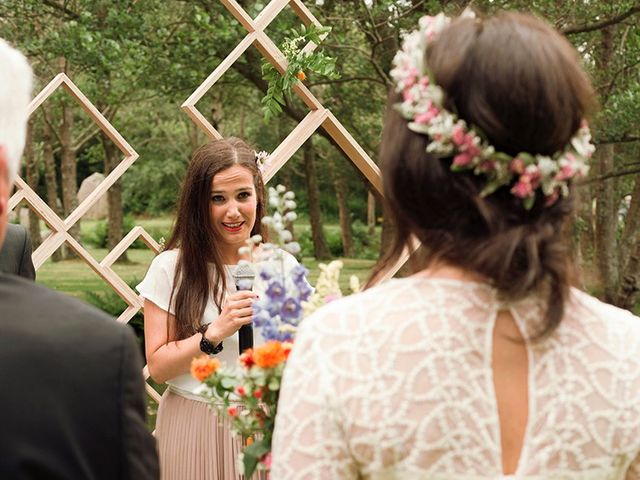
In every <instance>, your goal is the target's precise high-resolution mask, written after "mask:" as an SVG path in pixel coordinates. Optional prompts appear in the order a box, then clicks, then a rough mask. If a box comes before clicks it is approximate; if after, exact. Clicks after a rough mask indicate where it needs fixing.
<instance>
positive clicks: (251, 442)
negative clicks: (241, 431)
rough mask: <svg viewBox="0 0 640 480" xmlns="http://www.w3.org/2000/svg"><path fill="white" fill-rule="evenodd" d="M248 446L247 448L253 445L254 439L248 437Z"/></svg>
mask: <svg viewBox="0 0 640 480" xmlns="http://www.w3.org/2000/svg"><path fill="white" fill-rule="evenodd" d="M246 445H247V447H248V446H249V445H253V437H247V441H246Z"/></svg>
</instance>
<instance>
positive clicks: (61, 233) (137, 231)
mask: <svg viewBox="0 0 640 480" xmlns="http://www.w3.org/2000/svg"><path fill="white" fill-rule="evenodd" d="M61 86H62V87H64V88H65V90H67V92H68V93H69V94H70V95H71V97H72V98H74V99H75V100H76V101H77V102H78V103H79V104H80V106H81V107H82V109H83V110H84V111H85V112H86V113H87V114H88V115H89V117H90V118H91V119H92V120H93V121H94V122H95V123H96V124H97V125H98V127H99V128H100V129H101V130H102V131H103V132H104V133H105V134H106V135H107V136H108V137H109V138H110V139H111V141H113V143H114V144H115V145H116V146H117V147H118V149H119V150H120V151H121V152H122V153H123V154H124V158H123V160H122V161H121V162H120V163H119V164H118V166H117V167H116V168H114V169H113V170H112V171H111V172H110V173H109V175H108V176H107V177H106V178H105V179H104V180H103V181H102V183H100V185H99V186H98V187H97V188H96V189H95V190H94V191H93V192H92V193H91V194H90V195H89V196H88V197H87V198H85V200H84V201H83V202H82V203H80V205H78V207H76V209H75V210H74V211H73V212H71V214H69V216H68V217H67V218H65V219H64V220H63V219H61V218H60V217H59V216H58V215H57V214H56V213H55V212H54V211H53V210H52V209H51V207H49V205H47V204H46V202H44V200H42V199H41V198H40V197H39V196H38V194H37V193H36V192H34V191H33V190H32V189H31V187H30V186H29V185H28V184H27V183H26V182H25V181H24V180H23V179H22V178H20V177H18V178H17V179H16V192H15V193H14V194H13V195H12V196H11V198H10V199H9V210H12V209H13V208H15V206H16V205H18V204H19V203H20V202H21V201H23V200H24V201H25V202H26V203H27V204H28V205H29V206H30V207H31V208H32V209H33V210H34V211H35V212H36V214H37V215H38V216H39V217H40V218H41V219H42V220H44V221H45V222H46V223H47V225H49V227H50V229H51V234H50V235H49V236H48V237H47V238H46V239H45V240H44V241H43V242H42V244H41V245H40V246H39V247H38V248H37V249H36V250H35V251H34V252H33V256H32V259H33V264H34V266H35V268H36V270H37V269H38V268H39V267H40V266H41V265H42V264H43V263H44V262H45V261H46V260H47V259H48V258H49V257H50V256H51V255H52V254H53V252H55V251H56V250H57V249H58V248H59V247H60V246H61V245H62V244H63V243H65V242H66V243H67V244H69V246H70V247H71V248H72V249H73V250H74V251H75V252H76V253H77V254H78V256H79V257H80V258H82V260H84V262H85V263H87V264H88V265H89V267H90V268H91V269H92V270H93V271H94V272H95V273H96V274H97V275H98V276H99V277H100V278H102V279H103V280H104V281H105V282H106V283H107V284H109V285H110V286H111V288H113V290H114V291H115V292H116V293H117V294H118V295H119V296H120V297H121V298H122V299H123V300H124V301H125V302H126V303H127V305H128V307H127V309H126V310H125V311H124V312H123V313H122V314H121V315H120V316H119V317H118V321H119V322H122V323H126V322H128V321H129V320H130V319H131V318H132V317H133V316H134V315H135V314H136V312H138V310H140V308H142V305H143V300H142V299H141V298H140V297H139V296H138V295H137V294H136V293H135V292H134V291H133V290H132V289H131V288H130V287H129V286H128V285H127V283H126V282H125V281H124V280H122V279H121V278H120V277H119V276H118V275H117V274H116V273H115V272H114V271H113V270H112V269H111V265H112V264H113V262H115V261H116V260H117V259H118V258H119V257H120V256H121V255H122V254H123V253H124V251H125V250H126V249H127V248H128V247H129V246H130V245H131V244H132V243H133V242H134V241H135V240H136V239H137V238H138V237H142V239H143V241H144V242H145V243H146V244H147V245H148V246H149V248H151V249H152V250H153V251H155V252H156V253H157V252H158V251H159V250H160V247H159V245H158V244H157V243H156V241H155V240H154V239H153V238H152V237H151V236H150V235H149V234H148V233H147V232H146V231H145V230H144V229H143V228H142V227H135V228H133V229H132V230H131V232H129V234H128V235H127V236H125V237H124V238H123V239H122V240H121V241H120V243H118V245H117V246H116V247H115V248H114V249H113V250H112V251H111V252H110V253H109V254H108V255H107V256H106V257H105V258H104V260H102V262H100V263H99V262H98V261H97V260H96V259H95V258H93V257H92V256H91V254H90V253H89V252H88V251H87V250H86V249H85V248H84V247H83V246H82V245H80V243H78V241H77V240H76V239H75V238H73V237H72V236H71V235H70V234H69V229H70V228H71V227H72V226H73V225H74V224H75V223H76V222H77V221H78V220H79V219H80V218H81V217H82V216H83V215H85V214H86V213H87V211H88V210H89V209H90V208H91V207H92V206H93V205H94V204H95V203H96V202H97V201H98V199H99V198H100V197H101V196H102V195H104V194H105V193H106V192H107V190H108V189H109V188H110V187H111V186H112V185H113V184H114V183H115V182H116V181H117V180H118V179H119V178H120V177H121V176H122V175H123V174H124V172H125V171H126V170H127V169H128V168H129V167H130V166H131V165H132V164H133V162H135V161H136V159H137V158H138V154H137V153H136V151H135V150H134V149H133V148H132V147H131V146H130V145H129V143H127V141H126V140H125V139H124V138H123V137H122V135H120V133H119V132H118V131H117V130H116V129H115V128H114V127H113V126H112V125H111V123H109V121H108V120H107V119H106V118H105V117H104V116H103V115H102V113H100V111H98V109H97V108H96V107H95V106H94V105H93V104H92V103H91V102H90V101H89V99H88V98H87V97H86V96H85V95H84V94H83V93H82V92H81V91H80V89H79V88H78V87H77V86H76V85H75V84H74V83H73V82H72V81H71V79H70V78H69V77H68V76H67V75H66V74H64V73H60V74H58V75H56V76H55V77H54V78H53V80H51V82H49V84H48V85H47V86H46V87H44V88H43V89H42V91H41V92H40V93H39V94H38V95H37V96H36V97H35V98H34V99H33V100H32V101H31V103H30V104H29V115H32V114H33V112H34V111H35V110H36V109H37V108H38V107H40V105H42V104H43V103H44V101H45V100H46V99H47V98H49V97H50V96H51V95H52V94H53V92H55V91H56V90H57V89H58V88H59V87H61Z"/></svg>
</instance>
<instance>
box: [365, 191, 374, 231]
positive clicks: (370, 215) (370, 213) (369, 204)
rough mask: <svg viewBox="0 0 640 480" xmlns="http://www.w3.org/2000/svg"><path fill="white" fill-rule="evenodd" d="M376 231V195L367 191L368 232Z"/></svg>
mask: <svg viewBox="0 0 640 480" xmlns="http://www.w3.org/2000/svg"><path fill="white" fill-rule="evenodd" d="M375 231H376V196H375V195H374V194H373V193H371V191H368V192H367V233H368V234H369V235H373V234H374V233H375Z"/></svg>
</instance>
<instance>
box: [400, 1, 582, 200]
mask: <svg viewBox="0 0 640 480" xmlns="http://www.w3.org/2000/svg"><path fill="white" fill-rule="evenodd" d="M462 16H463V17H472V18H473V17H474V14H473V12H471V11H465V12H464V13H463V14H462ZM450 23H451V19H450V18H448V17H446V16H445V15H444V14H443V13H440V14H438V15H437V16H435V17H430V16H425V17H422V18H421V19H420V21H419V28H418V30H416V31H413V32H411V33H410V34H408V35H407V36H406V37H405V38H404V41H403V43H402V48H401V49H400V50H399V51H398V53H397V54H396V56H395V57H394V59H393V69H392V70H391V72H390V74H391V77H392V79H393V80H394V82H395V84H396V91H397V92H398V93H402V98H403V101H402V102H401V103H397V104H396V105H395V108H396V109H397V110H398V112H399V113H400V115H402V116H403V117H404V118H405V119H407V120H409V129H410V130H412V131H414V132H417V133H421V134H425V135H428V137H429V138H430V140H431V141H430V143H429V145H428V146H427V149H426V150H427V152H429V153H433V154H435V155H437V156H439V157H451V156H453V162H452V164H451V170H453V171H470V170H471V171H473V173H474V174H475V175H484V176H485V177H486V179H487V183H486V186H485V187H484V188H483V190H482V192H481V196H483V197H484V196H486V195H489V194H491V193H493V192H494V191H495V190H497V189H498V188H500V187H503V186H507V185H511V184H512V183H513V186H512V187H511V193H512V194H513V195H515V196H516V197H518V198H521V199H522V200H523V204H524V208H525V209H527V210H529V209H531V207H532V206H533V204H534V202H535V194H536V190H537V189H540V190H541V191H542V193H543V194H544V196H545V197H546V200H545V206H550V205H553V203H555V201H556V200H557V199H558V197H559V196H560V195H562V196H563V197H564V196H567V195H568V194H569V187H568V183H569V180H571V179H572V178H577V177H583V176H586V175H587V173H588V172H589V166H588V165H587V163H588V160H589V158H590V157H591V155H592V154H593V151H594V150H595V147H594V146H593V145H592V144H591V143H590V140H591V134H590V133H589V128H588V126H587V124H586V122H583V124H582V125H581V127H580V129H579V130H578V132H577V133H576V134H575V135H574V136H573V138H572V139H571V141H570V142H569V144H568V145H567V146H566V147H565V148H564V150H562V151H560V152H556V153H555V154H554V155H552V156H546V155H532V154H529V153H525V152H522V153H519V154H517V155H516V156H515V157H512V156H511V155H508V154H506V153H503V152H496V151H495V148H494V147H493V146H492V145H491V144H490V143H489V142H488V141H487V140H486V139H485V138H484V137H483V136H482V135H480V133H479V131H478V130H477V129H476V128H474V127H472V126H471V125H468V124H467V123H466V122H465V121H464V120H462V119H460V118H458V116H457V115H456V114H454V113H452V112H450V111H448V110H447V109H446V108H445V107H444V99H445V93H444V91H443V90H442V88H441V87H439V86H438V85H436V84H435V83H434V81H433V77H432V76H431V74H430V72H429V69H428V67H427V65H426V62H425V58H426V56H425V53H426V51H427V49H428V48H429V44H430V43H431V42H432V41H433V40H434V39H435V38H436V37H437V36H438V35H439V34H440V33H441V32H442V31H443V30H444V29H445V28H447V27H448V26H449V24H450Z"/></svg>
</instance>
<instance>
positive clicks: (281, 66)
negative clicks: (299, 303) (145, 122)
mask: <svg viewBox="0 0 640 480" xmlns="http://www.w3.org/2000/svg"><path fill="white" fill-rule="evenodd" d="M220 1H221V3H222V4H223V5H224V6H225V7H226V9H227V10H228V11H229V12H230V13H231V14H232V15H233V16H234V17H235V19H236V20H238V22H240V24H241V25H242V26H243V27H244V28H245V29H246V30H247V32H248V33H247V35H246V36H245V37H244V39H243V40H242V41H241V42H240V43H239V44H238V45H237V46H236V48H234V49H233V50H232V51H231V53H229V55H227V57H226V58H225V59H224V60H223V61H222V62H221V63H220V64H219V65H218V66H217V67H216V68H215V69H214V71H213V72H211V74H210V75H209V76H208V77H207V78H206V79H205V80H204V82H202V84H200V86H199V87H198V88H196V90H195V91H194V92H193V93H192V94H191V96H190V97H189V98H188V99H187V100H185V102H184V103H183V104H182V109H183V110H184V111H185V112H186V113H187V114H188V115H189V117H191V119H192V120H193V122H194V123H195V124H196V125H197V126H198V127H199V128H201V129H202V130H203V131H204V132H205V133H206V134H207V135H208V136H209V137H210V138H216V139H217V138H222V135H220V133H219V132H218V131H217V130H216V129H215V128H214V127H213V126H212V125H211V123H210V122H209V121H208V120H207V119H206V118H205V117H204V116H203V115H202V114H201V113H200V112H199V111H198V109H197V108H196V103H198V101H199V100H200V99H201V98H202V97H203V96H204V95H205V93H207V92H208V91H209V89H211V88H212V87H213V85H214V84H215V83H216V82H217V81H218V80H219V79H220V78H221V77H222V75H223V74H224V73H225V72H226V71H227V70H228V69H229V68H231V66H232V65H233V64H234V62H235V61H236V60H238V58H239V57H240V55H242V54H243V53H244V51H245V50H246V49H247V48H249V46H250V45H254V46H255V47H256V48H257V49H258V50H259V51H260V53H261V54H262V55H263V56H264V57H265V58H266V59H267V60H268V61H269V62H270V63H271V64H272V65H273V66H274V67H275V68H277V69H278V71H279V72H280V73H283V72H284V71H285V70H286V69H287V60H286V58H285V57H284V55H283V54H282V52H281V51H280V49H278V47H277V46H276V45H275V44H274V43H273V41H272V40H271V39H270V38H269V36H268V35H267V34H266V33H265V29H266V28H267V26H268V25H269V24H270V23H271V22H272V21H273V19H275V18H276V17H277V16H278V14H279V13H280V12H281V11H282V10H283V9H284V8H285V7H286V6H287V5H289V6H290V7H291V8H292V10H293V11H294V12H295V13H296V15H297V16H298V17H299V18H300V19H301V20H302V21H303V22H304V23H305V25H310V24H312V23H313V24H315V25H317V26H319V27H320V26H322V25H321V24H320V22H319V21H318V20H317V19H316V18H315V16H314V15H313V14H312V13H311V12H310V11H309V9H308V8H307V7H306V6H305V5H304V3H303V2H302V0H271V1H270V2H269V3H268V4H267V5H266V6H265V7H264V8H263V9H262V11H261V12H260V13H259V14H258V16H257V17H256V18H255V19H253V18H251V16H250V15H249V14H247V12H246V11H245V10H244V9H243V8H242V7H241V6H240V5H239V4H238V2H237V1H236V0H220ZM315 48H316V45H315V44H314V43H312V42H310V43H309V44H307V45H306V46H305V47H304V51H306V52H311V51H313V50H314V49H315ZM293 91H294V92H295V94H296V95H297V96H298V97H299V98H300V99H301V100H302V101H303V102H304V103H305V105H307V107H308V108H309V109H310V110H311V112H309V114H307V116H306V117H305V118H304V119H303V120H302V121H301V122H300V123H299V124H298V125H297V126H296V127H295V128H294V129H293V131H291V133H289V135H288V136H287V138H285V139H284V140H283V141H282V143H280V145H278V147H276V149H275V150H274V151H273V152H272V153H271V161H270V165H269V168H268V170H267V172H265V174H264V180H265V183H266V182H268V181H269V180H270V179H271V178H272V177H273V176H274V175H275V174H276V172H278V170H280V168H282V166H283V165H284V164H285V163H287V162H288V161H289V159H290V158H291V157H292V156H293V155H294V154H295V152H296V151H297V150H298V149H299V148H300V147H301V146H302V145H303V144H304V143H305V142H306V141H307V140H308V139H309V137H310V136H311V135H312V134H313V133H314V132H315V131H316V130H317V129H318V128H319V127H323V128H324V130H325V131H326V132H327V133H328V134H329V135H330V136H331V137H332V138H333V140H335V142H336V143H337V144H338V145H339V146H340V148H341V149H342V151H343V152H344V153H345V155H347V157H349V159H350V160H351V161H352V162H353V164H354V165H355V166H356V168H358V170H360V172H361V173H362V174H363V175H364V176H365V178H366V179H367V180H368V181H369V182H370V183H371V185H372V186H373V188H375V189H376V191H377V192H378V194H380V195H383V191H382V180H381V175H380V169H379V168H378V166H377V165H376V164H375V163H374V162H373V160H372V159H371V157H369V155H367V153H366V152H365V151H364V149H363V148H362V147H361V146H360V144H358V142H357V141H356V140H355V139H354V138H353V136H352V135H351V134H350V133H349V132H348V131H347V129H346V128H345V127H344V126H343V125H342V124H341V123H340V121H339V120H338V119H337V118H336V117H335V116H334V115H333V113H331V111H330V110H329V109H327V108H325V107H324V106H323V105H322V104H321V103H320V101H318V99H317V98H316V97H315V96H314V95H313V93H311V91H310V90H309V89H308V88H307V87H306V86H305V85H304V84H303V83H302V82H297V83H296V85H295V86H294V88H293ZM419 245H420V244H419V242H418V241H417V240H415V239H414V240H413V241H412V246H411V248H410V249H407V250H406V251H405V252H404V254H403V255H402V257H401V258H400V259H399V260H398V262H396V264H395V265H393V266H392V267H391V268H390V269H389V270H387V272H385V274H384V275H382V276H380V277H379V278H378V280H377V281H382V280H385V279H387V278H390V277H392V276H393V275H395V273H396V272H397V271H398V270H399V269H400V268H401V267H402V266H403V265H404V264H405V263H406V262H407V260H408V259H409V257H410V255H411V254H412V253H413V252H414V251H415V250H416V249H417V248H418V247H419Z"/></svg>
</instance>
